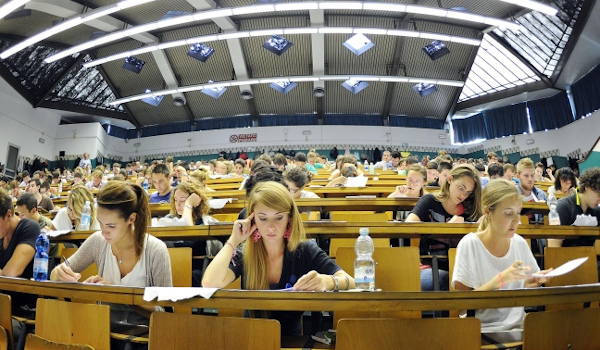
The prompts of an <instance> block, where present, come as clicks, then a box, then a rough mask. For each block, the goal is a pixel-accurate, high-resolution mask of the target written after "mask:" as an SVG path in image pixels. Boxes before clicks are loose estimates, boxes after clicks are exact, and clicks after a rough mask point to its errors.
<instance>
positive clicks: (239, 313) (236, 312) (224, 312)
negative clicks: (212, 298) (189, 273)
mask: <svg viewBox="0 0 600 350" xmlns="http://www.w3.org/2000/svg"><path fill="white" fill-rule="evenodd" d="M224 289H242V278H241V277H239V278H236V279H235V281H233V282H231V283H229V284H228V285H227V286H226V287H225V288H224ZM219 316H224V317H244V310H240V309H227V308H219Z"/></svg>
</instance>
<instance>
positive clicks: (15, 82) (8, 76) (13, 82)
mask: <svg viewBox="0 0 600 350" xmlns="http://www.w3.org/2000/svg"><path fill="white" fill-rule="evenodd" d="M0 77H2V78H3V79H4V80H6V82H7V83H8V84H9V85H10V86H11V87H12V88H13V89H15V90H16V91H17V92H18V93H19V94H20V95H21V96H23V98H25V99H26V100H27V102H29V104H31V106H32V107H35V105H36V103H37V99H36V98H35V96H34V95H33V94H32V92H31V91H29V90H28V89H27V88H26V87H25V86H23V84H21V81H20V79H18V78H16V77H15V76H14V75H12V73H11V72H10V70H9V69H8V68H6V67H5V66H4V65H3V64H0Z"/></svg>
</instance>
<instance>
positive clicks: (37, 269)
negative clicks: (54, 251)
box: [33, 257, 48, 281]
mask: <svg viewBox="0 0 600 350" xmlns="http://www.w3.org/2000/svg"><path fill="white" fill-rule="evenodd" d="M33 278H34V279H35V280H36V281H45V280H47V279H48V258H46V257H39V258H35V259H34V261H33Z"/></svg>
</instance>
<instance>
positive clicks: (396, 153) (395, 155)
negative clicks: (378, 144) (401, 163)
mask: <svg viewBox="0 0 600 350" xmlns="http://www.w3.org/2000/svg"><path fill="white" fill-rule="evenodd" d="M401 157H402V155H401V154H400V152H399V151H393V152H392V158H401Z"/></svg>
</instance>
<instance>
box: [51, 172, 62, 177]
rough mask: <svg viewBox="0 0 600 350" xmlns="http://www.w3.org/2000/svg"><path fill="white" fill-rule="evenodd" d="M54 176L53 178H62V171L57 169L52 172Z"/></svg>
mask: <svg viewBox="0 0 600 350" xmlns="http://www.w3.org/2000/svg"><path fill="white" fill-rule="evenodd" d="M52 178H53V179H59V178H60V173H59V172H58V171H55V172H53V173H52Z"/></svg>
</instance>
